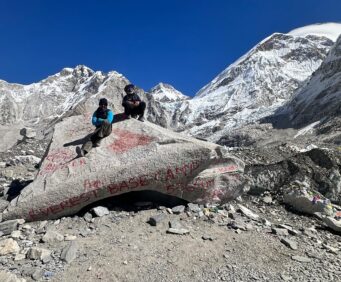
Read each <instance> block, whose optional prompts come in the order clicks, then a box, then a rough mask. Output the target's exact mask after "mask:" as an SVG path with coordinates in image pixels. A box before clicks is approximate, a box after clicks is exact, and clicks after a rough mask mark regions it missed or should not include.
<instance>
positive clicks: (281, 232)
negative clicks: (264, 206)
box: [271, 228, 289, 236]
mask: <svg viewBox="0 0 341 282" xmlns="http://www.w3.org/2000/svg"><path fill="white" fill-rule="evenodd" d="M271 230H272V233H274V234H276V235H277V236H288V235H289V232H288V230H287V229H285V228H272V229H271Z"/></svg>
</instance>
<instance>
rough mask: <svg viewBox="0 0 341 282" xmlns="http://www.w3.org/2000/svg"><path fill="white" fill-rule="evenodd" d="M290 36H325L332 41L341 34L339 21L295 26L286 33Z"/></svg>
mask: <svg viewBox="0 0 341 282" xmlns="http://www.w3.org/2000/svg"><path fill="white" fill-rule="evenodd" d="M288 34H289V35H292V36H300V37H305V36H307V35H318V36H325V37H327V38H329V39H331V40H333V41H334V42H335V41H336V39H337V38H338V37H339V35H340V34H341V23H325V24H312V25H307V26H304V27H300V28H296V29H294V30H292V31H290V32H289V33H288Z"/></svg>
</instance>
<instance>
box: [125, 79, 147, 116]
mask: <svg viewBox="0 0 341 282" xmlns="http://www.w3.org/2000/svg"><path fill="white" fill-rule="evenodd" d="M124 91H125V92H126V93H127V95H125V96H124V97H123V101H122V106H123V107H124V113H125V115H126V118H127V119H129V118H130V117H133V118H137V116H139V118H138V120H139V121H142V122H143V121H144V110H145V109H146V103H145V102H143V101H141V99H140V97H139V95H137V94H136V88H135V86H134V85H133V84H128V85H126V87H124Z"/></svg>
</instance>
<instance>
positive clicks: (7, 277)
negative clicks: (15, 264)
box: [0, 270, 26, 282]
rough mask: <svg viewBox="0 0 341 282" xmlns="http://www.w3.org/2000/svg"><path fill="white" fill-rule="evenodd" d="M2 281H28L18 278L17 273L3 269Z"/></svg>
mask: <svg viewBox="0 0 341 282" xmlns="http://www.w3.org/2000/svg"><path fill="white" fill-rule="evenodd" d="M0 281H2V282H26V279H23V278H18V277H17V276H16V275H15V274H13V273H9V272H5V271H3V270H1V271H0Z"/></svg>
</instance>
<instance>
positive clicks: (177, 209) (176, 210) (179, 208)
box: [172, 205, 185, 214]
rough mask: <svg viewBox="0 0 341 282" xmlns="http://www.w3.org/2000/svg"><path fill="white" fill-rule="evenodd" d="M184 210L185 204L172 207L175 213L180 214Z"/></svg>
mask: <svg viewBox="0 0 341 282" xmlns="http://www.w3.org/2000/svg"><path fill="white" fill-rule="evenodd" d="M184 211H185V206H183V205H180V206H176V207H174V208H172V212H173V213H174V214H180V213H183V212H184Z"/></svg>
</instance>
